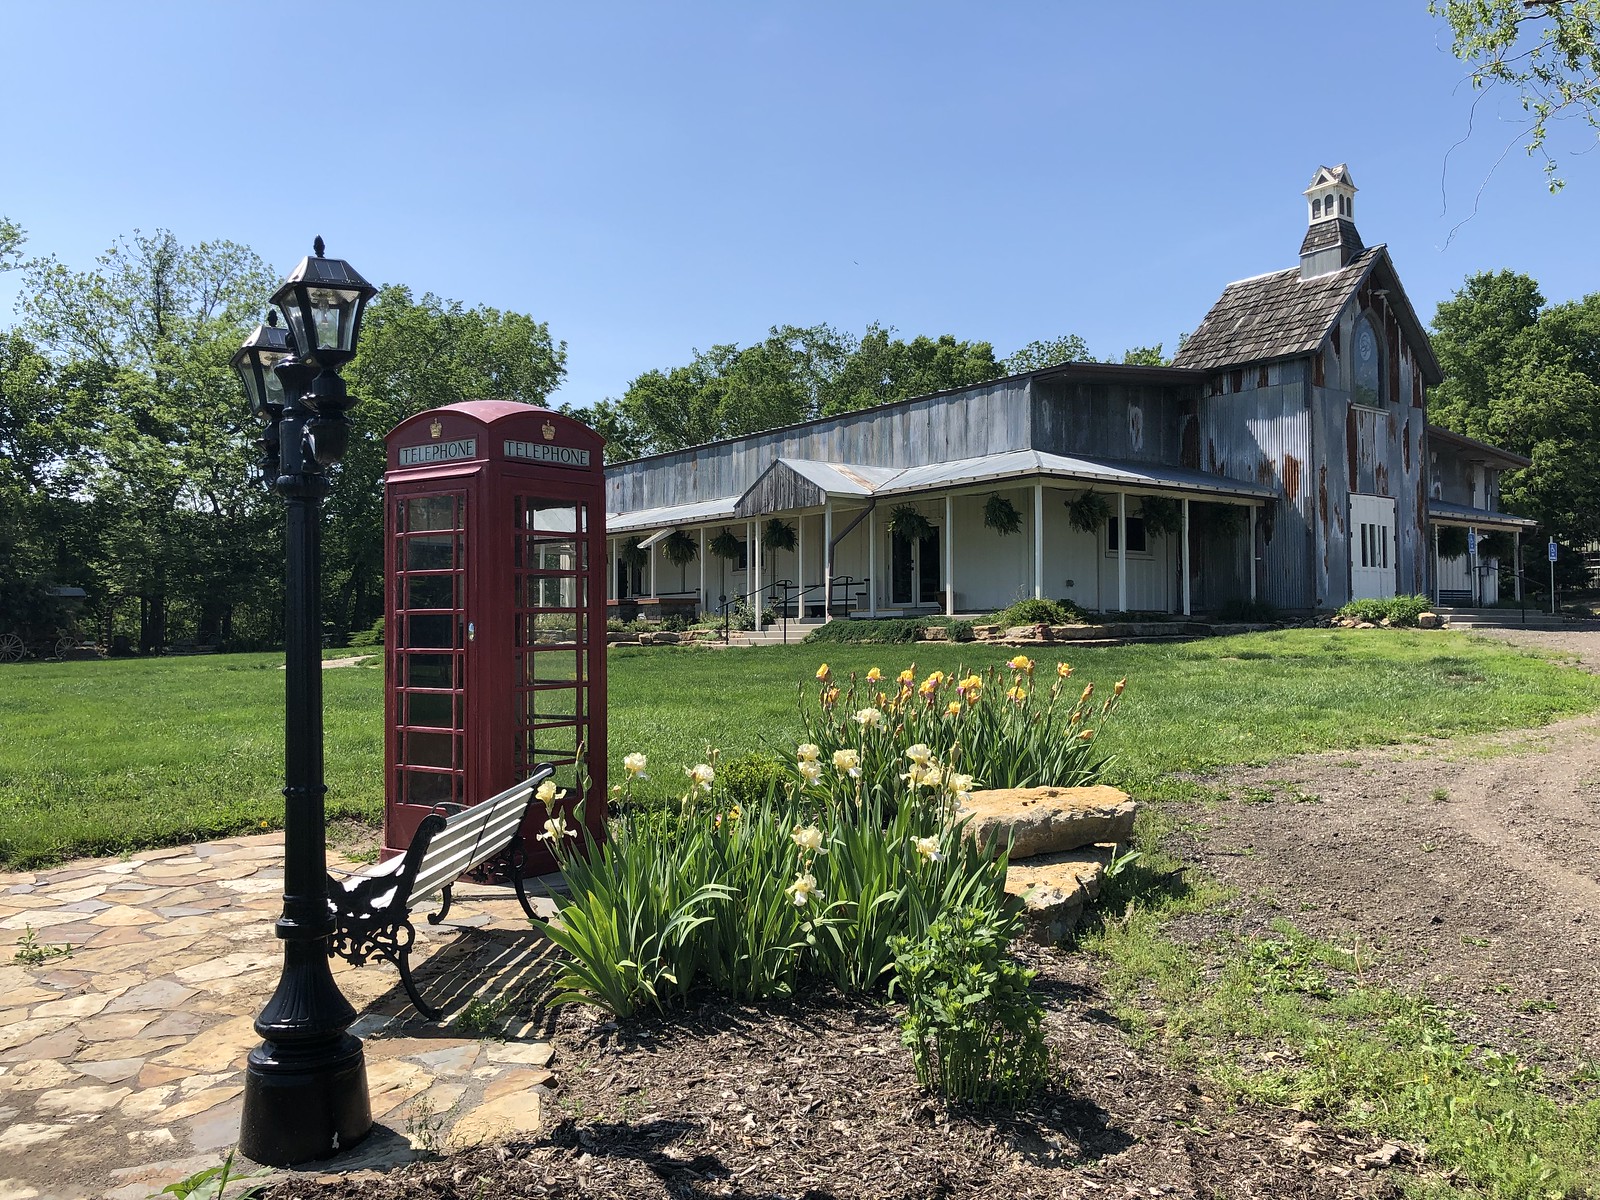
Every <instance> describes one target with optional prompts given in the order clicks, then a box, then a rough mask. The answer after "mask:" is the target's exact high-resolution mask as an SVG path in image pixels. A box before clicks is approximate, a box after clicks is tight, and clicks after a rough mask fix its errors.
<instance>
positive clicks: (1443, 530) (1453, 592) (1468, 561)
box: [1428, 500, 1538, 607]
mask: <svg viewBox="0 0 1600 1200" xmlns="http://www.w3.org/2000/svg"><path fill="white" fill-rule="evenodd" d="M1428 523H1429V525H1430V526H1431V527H1432V530H1431V534H1430V537H1431V539H1432V546H1433V602H1434V603H1435V604H1439V605H1468V606H1472V607H1492V606H1494V605H1496V604H1498V603H1500V599H1501V597H1500V559H1501V556H1502V554H1501V551H1502V546H1497V545H1495V543H1494V542H1493V541H1490V542H1487V543H1485V541H1484V539H1485V538H1486V537H1487V536H1489V535H1493V536H1494V537H1495V538H1496V539H1503V544H1504V543H1508V549H1509V554H1510V558H1511V562H1512V563H1513V564H1514V566H1513V570H1512V596H1511V598H1512V599H1513V600H1517V601H1520V600H1521V599H1522V570H1521V564H1522V537H1523V534H1525V533H1531V532H1532V531H1533V530H1534V529H1535V528H1536V527H1537V525H1538V522H1536V521H1531V520H1529V519H1528V518H1527V517H1516V516H1512V515H1511V514H1510V513H1503V512H1491V511H1489V510H1488V509H1482V508H1474V507H1472V506H1470V505H1466V504H1451V503H1449V502H1447V501H1444V500H1430V501H1429V502H1428ZM1450 531H1457V532H1455V533H1452V532H1450ZM1463 534H1464V535H1465V537H1462V535H1463ZM1485 549H1487V550H1489V551H1490V552H1489V553H1484V552H1483V551H1484V550H1485Z"/></svg>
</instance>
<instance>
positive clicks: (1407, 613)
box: [1339, 595, 1433, 625]
mask: <svg viewBox="0 0 1600 1200" xmlns="http://www.w3.org/2000/svg"><path fill="white" fill-rule="evenodd" d="M1432 608H1433V601H1432V600H1431V599H1430V598H1429V597H1427V596H1420V595H1419V596H1391V597H1389V599H1387V600H1352V601H1350V603H1349V604H1346V605H1345V606H1344V607H1343V608H1341V609H1340V610H1339V615H1340V616H1341V617H1354V618H1355V619H1356V620H1358V621H1371V622H1372V623H1373V624H1374V625H1376V624H1378V623H1379V622H1381V621H1384V620H1388V622H1389V624H1391V625H1415V624H1416V623H1417V618H1418V617H1420V616H1421V615H1422V614H1423V613H1425V612H1428V611H1430V610H1431V609H1432Z"/></svg>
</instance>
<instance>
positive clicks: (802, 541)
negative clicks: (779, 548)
mask: <svg viewBox="0 0 1600 1200" xmlns="http://www.w3.org/2000/svg"><path fill="white" fill-rule="evenodd" d="M794 527H795V543H794V573H795V575H796V576H798V578H797V579H796V580H795V581H794V582H795V586H796V587H798V588H799V589H800V592H799V595H797V596H796V597H795V601H794V603H795V610H794V616H795V620H797V621H803V620H805V619H806V516H805V514H804V513H795V515H794Z"/></svg>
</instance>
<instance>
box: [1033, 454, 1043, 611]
mask: <svg viewBox="0 0 1600 1200" xmlns="http://www.w3.org/2000/svg"><path fill="white" fill-rule="evenodd" d="M1033 598H1034V599H1035V600H1043V599H1044V480H1042V479H1041V480H1039V481H1037V482H1036V483H1035V484H1034V485H1033Z"/></svg>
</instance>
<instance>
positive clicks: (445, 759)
mask: <svg viewBox="0 0 1600 1200" xmlns="http://www.w3.org/2000/svg"><path fill="white" fill-rule="evenodd" d="M460 743H461V739H460V738H459V737H457V736H456V735H455V734H453V733H419V732H417V731H415V730H410V731H407V733H406V746H405V756H406V765H407V766H409V767H445V768H455V767H459V766H460V765H461V762H460V755H459V753H458V752H457V748H458V747H459V745H460Z"/></svg>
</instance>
